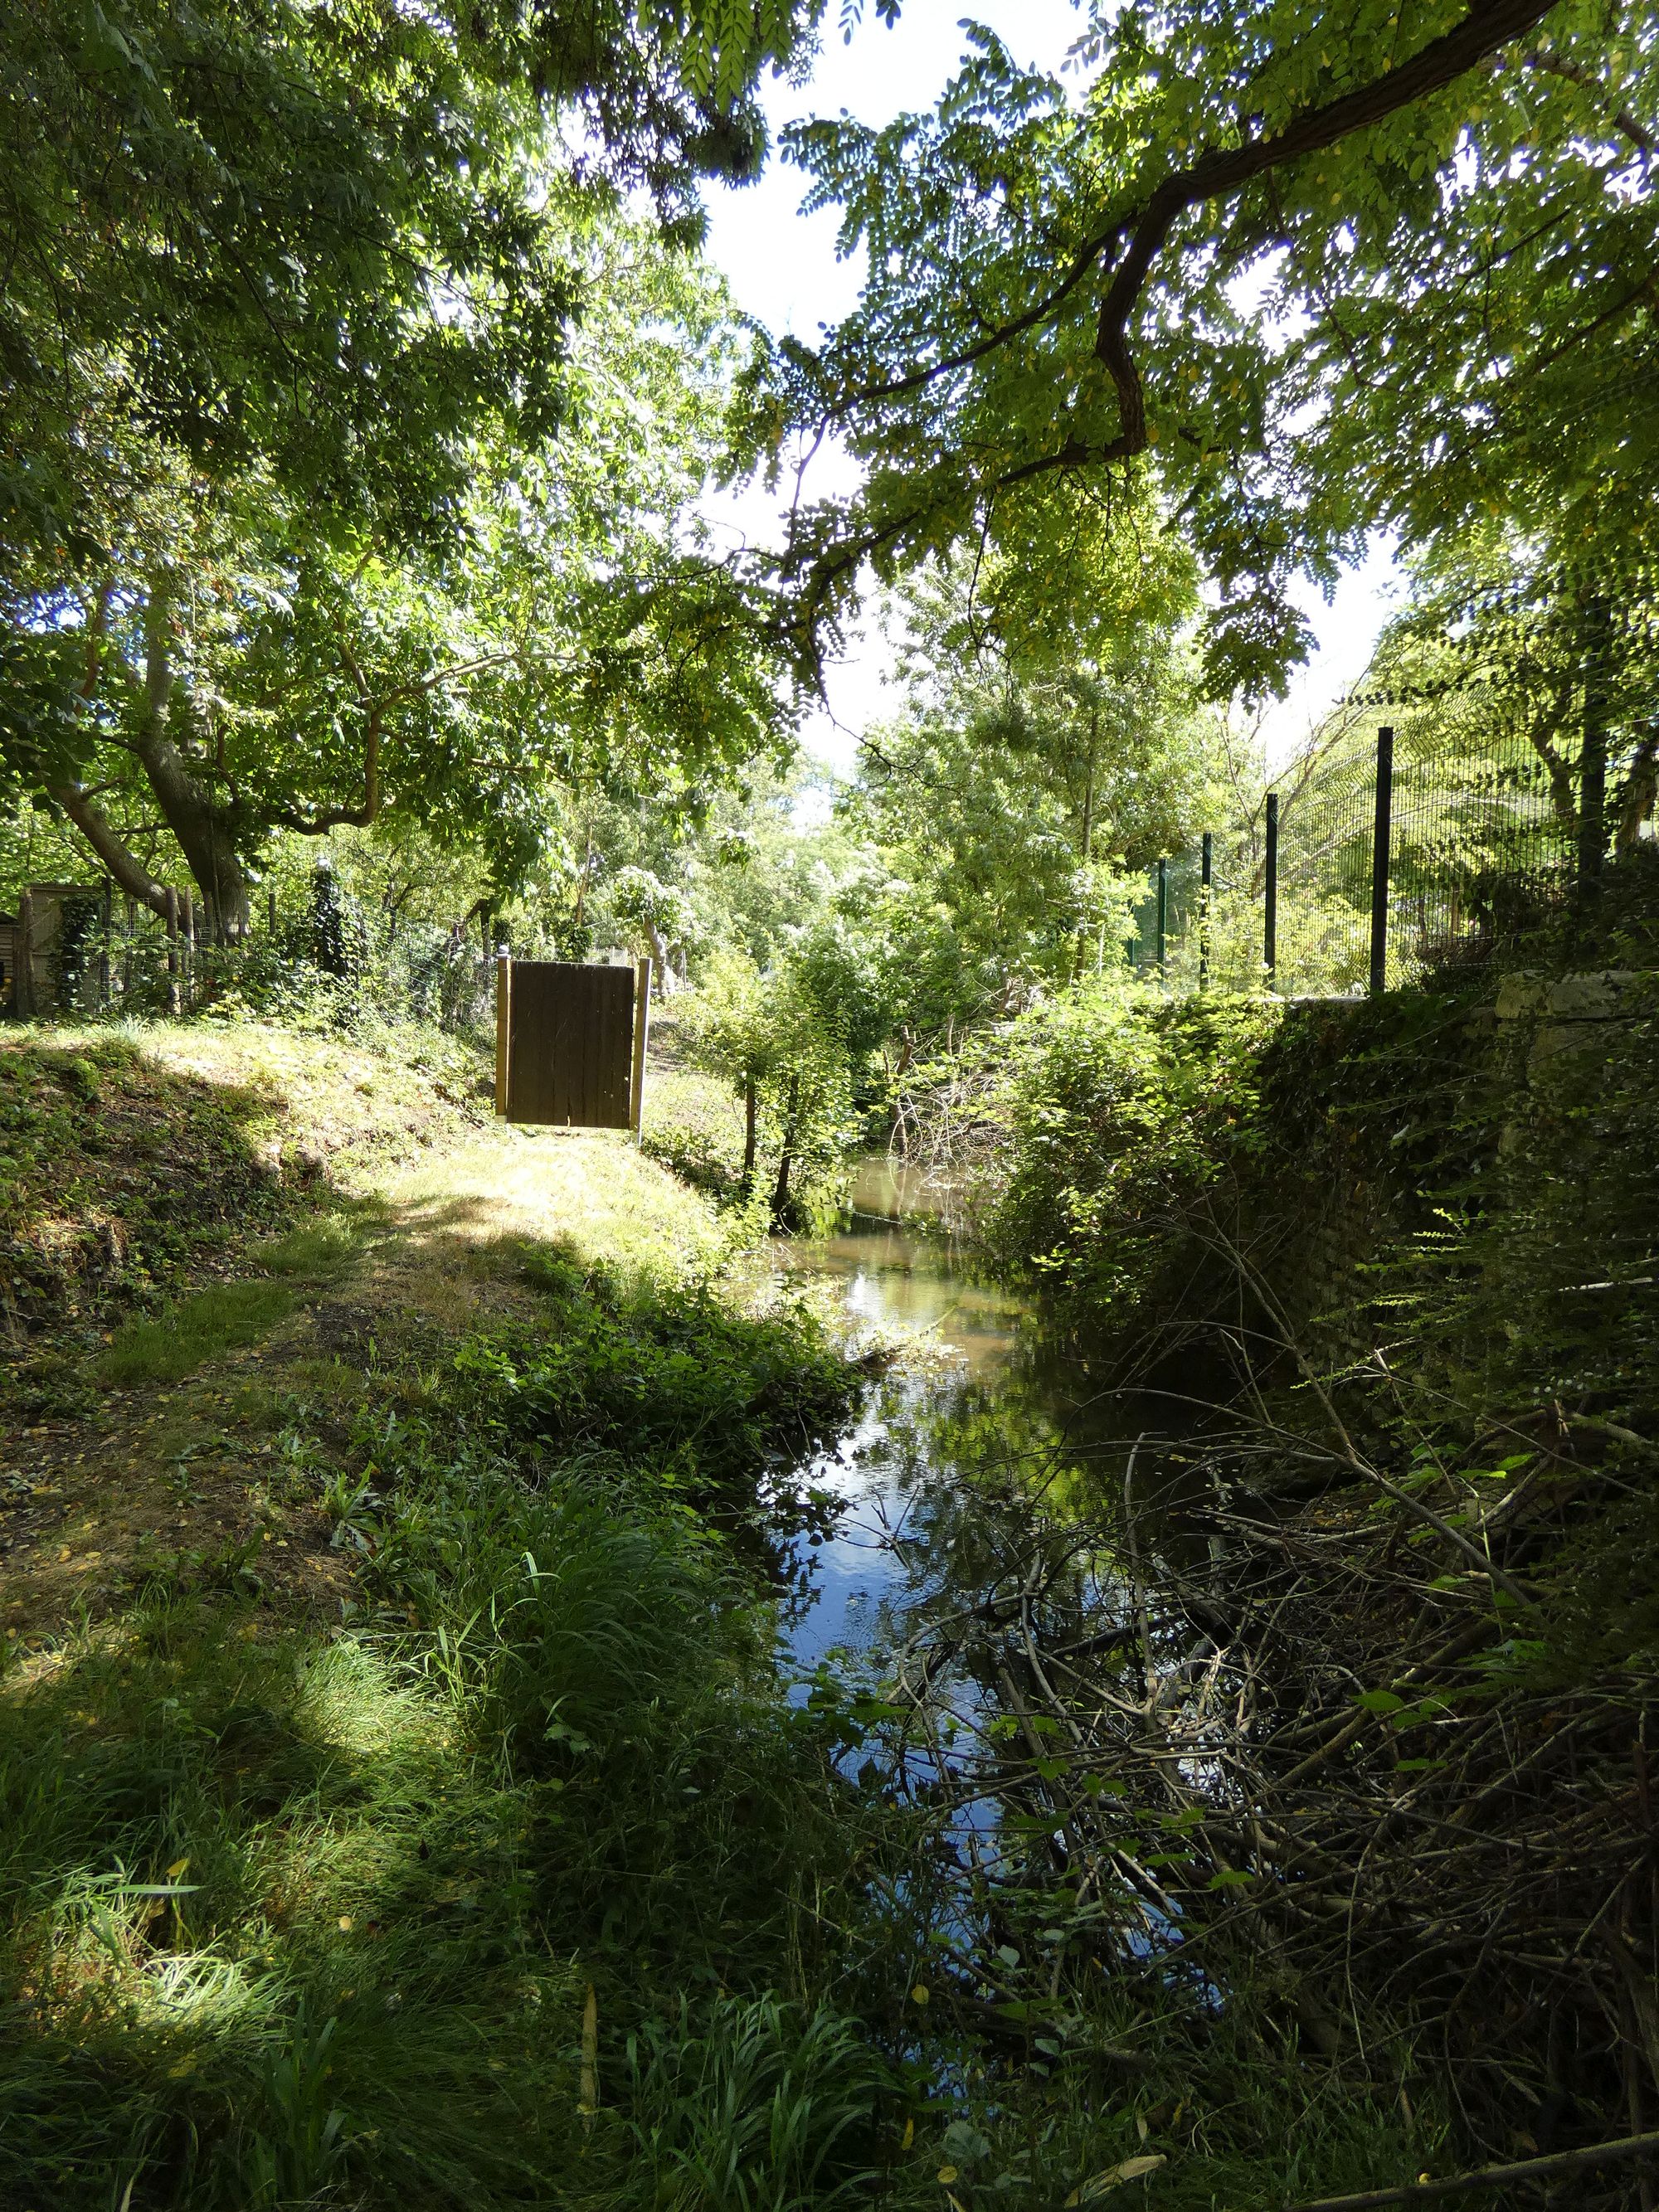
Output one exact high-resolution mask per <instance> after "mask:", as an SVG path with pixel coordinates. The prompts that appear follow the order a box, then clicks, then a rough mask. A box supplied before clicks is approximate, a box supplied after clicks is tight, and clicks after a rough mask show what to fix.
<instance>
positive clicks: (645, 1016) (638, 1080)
mask: <svg viewBox="0 0 1659 2212" xmlns="http://www.w3.org/2000/svg"><path fill="white" fill-rule="evenodd" d="M650 1036H651V963H650V962H649V961H648V960H641V961H640V962H639V963H637V964H636V966H635V969H634V1096H633V1097H632V1099H631V1100H630V1101H629V1104H630V1107H631V1109H632V1110H631V1113H630V1115H629V1119H630V1120H631V1121H632V1122H633V1125H634V1142H635V1144H636V1145H639V1144H643V1143H644V1141H645V1054H646V1048H647V1044H648V1043H649V1042H650ZM754 1096H755V1094H754V1091H753V1090H752V1088H751V1090H750V1093H749V1097H750V1104H751V1107H752V1103H753V1100H754Z"/></svg>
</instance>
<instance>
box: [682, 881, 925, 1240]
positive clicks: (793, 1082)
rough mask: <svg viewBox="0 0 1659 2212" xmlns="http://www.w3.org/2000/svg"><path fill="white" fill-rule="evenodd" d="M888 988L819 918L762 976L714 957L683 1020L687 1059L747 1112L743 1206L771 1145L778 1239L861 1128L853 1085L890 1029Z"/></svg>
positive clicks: (854, 946) (728, 956)
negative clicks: (719, 1080)
mask: <svg viewBox="0 0 1659 2212" xmlns="http://www.w3.org/2000/svg"><path fill="white" fill-rule="evenodd" d="M885 980H886V979H885V976H884V973H883V970H882V967H881V964H880V963H879V961H878V959H877V958H876V957H873V948H872V945H871V944H870V942H869V941H868V939H866V938H863V937H861V936H860V934H859V933H857V932H856V931H854V930H852V929H849V928H848V926H847V923H846V922H845V921H844V920H842V919H841V918H839V917H836V916H834V915H825V916H822V917H820V918H819V920H818V921H817V922H816V923H814V924H813V925H811V927H807V928H805V929H803V930H802V931H801V932H800V933H799V935H798V936H797V937H795V938H794V939H793V941H792V942H791V944H790V945H788V947H787V950H786V951H784V952H783V953H782V954H781V957H779V958H778V959H776V960H775V962H774V963H772V965H771V966H770V967H769V968H768V969H765V970H764V971H763V970H761V969H759V968H757V966H756V964H755V963H754V962H753V961H752V960H750V958H748V957H747V956H746V955H744V954H743V953H740V952H732V951H720V952H718V953H716V954H715V955H714V957H713V959H712V960H711V961H710V963H708V969H707V971H706V973H705V975H704V977H703V980H702V987H701V988H700V989H699V991H698V993H697V994H696V998H695V999H694V1000H692V1002H691V1004H690V1008H689V1009H688V1012H687V1014H686V1016H685V1017H684V1021H685V1030H684V1034H685V1036H686V1038H687V1042H688V1043H689V1044H690V1048H691V1050H692V1051H693V1052H694V1053H695V1054H696V1057H697V1058H698V1059H699V1060H701V1061H702V1064H703V1065H704V1066H706V1067H708V1068H709V1069H710V1070H711V1071H712V1072H713V1073H715V1074H718V1075H720V1076H722V1077H724V1078H725V1079H726V1080H727V1081H728V1082H730V1083H732V1085H733V1086H734V1087H735V1088H736V1090H737V1091H738V1094H739V1096H740V1097H742V1099H743V1101H744V1159H743V1170H742V1188H743V1192H744V1196H745V1197H747V1196H748V1195H750V1193H751V1192H752V1190H753V1188H754V1185H755V1177H756V1174H757V1167H758V1163H759V1158H760V1153H761V1149H762V1143H763V1134H764V1135H769V1138H770V1140H771V1149H772V1150H773V1151H774V1153H775V1161H776V1165H775V1171H774V1176H773V1184H772V1192H771V1200H770V1218H771V1220H772V1225H773V1226H774V1227H775V1228H780V1229H781V1228H783V1227H785V1226H787V1225H788V1224H789V1222H790V1221H791V1220H792V1219H793V1218H794V1214H795V1212H796V1211H797V1210H798V1188H797V1187H798V1184H799V1179H800V1177H801V1176H802V1175H803V1174H810V1173H811V1171H812V1170H822V1169H823V1168H825V1167H827V1166H829V1164H831V1163H833V1162H834V1161H835V1160H836V1158H839V1157H840V1156H841V1154H842V1152H843V1151H844V1149H845V1147H846V1145H847V1143H848V1138H849V1136H850V1134H851V1133H852V1132H853V1131H854V1129H855V1128H856V1127H857V1120H858V1115H857V1093H858V1090H859V1085H860V1079H861V1077H862V1076H863V1074H864V1072H865V1070H866V1066H867V1065H868V1062H869V1060H870V1057H871V1055H872V1053H873V1052H874V1051H875V1050H876V1048H877V1047H878V1045H879V1044H880V1043H881V1042H882V1040H883V1038H884V1036H886V1034H887V1032H888V1030H889V1029H890V1022H891V1013H890V1007H889V1006H888V1005H887V1003H886V1000H885V996H884V983H885Z"/></svg>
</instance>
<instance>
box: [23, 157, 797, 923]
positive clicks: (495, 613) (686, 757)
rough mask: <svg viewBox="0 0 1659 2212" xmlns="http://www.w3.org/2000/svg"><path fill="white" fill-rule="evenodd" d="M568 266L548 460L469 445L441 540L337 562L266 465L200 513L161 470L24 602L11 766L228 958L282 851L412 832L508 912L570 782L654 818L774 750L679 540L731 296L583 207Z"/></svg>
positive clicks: (706, 581)
mask: <svg viewBox="0 0 1659 2212" xmlns="http://www.w3.org/2000/svg"><path fill="white" fill-rule="evenodd" d="M565 242H566V252H567V256H568V261H569V264H570V266H571V267H572V268H573V270H576V271H578V272H579V273H580V276H581V279H582V283H583V285H584V288H585V289H587V290H588V291H589V293H590V295H591V298H592V306H591V307H590V309H589V312H588V313H587V315H586V319H585V321H584V322H583V324H582V325H580V327H579V328H578V329H577V330H576V331H574V334H573V335H572V336H571V337H569V339H568V343H566V345H565V349H564V357H563V362H562V371H561V379H562V391H561V406H562V430H561V435H560V436H559V438H558V439H557V441H556V442H554V443H552V444H551V445H550V446H548V447H545V448H544V449H541V450H537V449H534V448H532V447H526V445H525V444H524V443H522V442H521V441H520V437H519V435H518V433H517V431H516V430H515V429H513V428H512V427H511V426H509V425H507V424H506V423H504V422H495V424H494V425H493V426H492V427H491V430H490V435H488V436H486V435H483V434H482V433H481V434H479V435H476V436H475V437H474V438H473V439H472V440H471V442H470V444H469V445H468V446H467V447H466V448H465V453H464V454H463V455H462V456H461V457H460V458H461V459H463V460H464V461H465V467H466V471H467V473H468V479H469V480H468V482H467V485H466V489H465V494H464V495H463V494H460V493H457V494H456V495H455V499H454V507H455V512H454V513H453V517H452V518H451V520H450V523H449V525H448V526H447V529H448V535H447V539H444V540H441V541H439V542H435V543H424V544H423V543H418V542H417V543H405V544H398V542H397V540H396V539H395V538H392V539H391V540H390V541H386V542H382V541H381V540H380V538H379V537H378V536H376V535H374V534H373V533H371V534H370V536H369V537H368V541H367V542H363V541H362V539H361V538H359V537H358V536H357V535H356V534H354V533H352V532H340V533H337V534H331V532H330V530H329V528H328V527H326V524H327V520H328V518H327V516H326V514H325V515H324V517H323V521H324V524H325V526H324V527H322V528H319V526H318V512H319V511H318V507H317V505H316V502H315V501H313V500H312V499H309V498H306V499H301V498H300V497H298V496H297V495H295V494H294V493H292V491H289V492H285V491H284V489H283V484H282V483H281V481H280V479H279V477H278V476H277V474H276V472H275V471H272V470H270V469H268V468H264V467H259V468H254V467H252V466H250V467H249V468H248V469H246V471H244V472H243V473H242V475H241V476H240V477H238V478H235V479H234V480H230V479H227V480H226V481H224V482H222V483H220V484H219V485H217V486H216V487H215V489H214V495H213V496H212V497H210V498H207V499H204V500H203V501H200V502H199V503H198V502H197V501H195V500H194V499H193V498H192V496H191V484H190V482H189V480H188V478H187V477H185V475H184V474H183V472H182V471H177V470H175V471H174V472H173V477H172V478H171V479H170V480H169V481H167V483H165V484H164V483H162V482H161V479H160V477H157V478H156V479H155V481H154V482H153V483H152V485H151V487H150V491H149V502H150V504H149V511H148V513H147V514H146V516H145V518H144V526H143V527H142V528H136V529H135V530H133V531H132V532H130V533H129V535H128V537H127V538H126V539H125V542H124V543H123V544H120V545H118V546H115V545H111V546H107V547H106V548H105V549H104V550H103V554H102V566H101V573H100V575H99V577H98V580H97V581H96V582H95V584H92V583H88V582H82V580H79V579H75V580H69V581H65V582H64V583H63V584H62V585H60V586H57V587H55V588H52V589H50V590H48V589H44V588H34V589H27V588H25V589H21V590H16V591H15V592H13V594H12V595H11V604H10V606H9V610H8V611H9V614H10V616H11V622H12V634H11V638H10V641H9V647H8V658H9V664H10V665H9V676H10V682H9V686H8V689H7V690H6V693H5V694H4V696H3V705H0V744H3V749H4V754H5V758H6V760H7V762H8V764H9V767H10V768H11V769H12V771H13V774H14V775H15V776H16V777H17V778H18V780H19V781H21V783H22V784H23V785H24V786H25V787H27V788H31V789H33V791H35V792H36V793H39V794H40V795H41V796H42V797H43V798H44V799H46V800H48V801H49V802H50V803H52V805H56V806H58V807H59V808H61V809H62V810H63V811H64V814H65V815H66V816H67V817H68V818H69V819H70V821H71V822H72V823H75V825H76V828H77V829H79V830H80V831H81V832H82V834H83V835H84V836H85V838H86V840H87V842H88V843H89V844H90V845H91V847H92V848H93V849H94V851H95V852H96V854H98V856H99V858H100V860H101V861H102V862H103V864H104V865H105V866H106V868H107V869H108V870H109V872H111V873H112V875H113V876H114V878H115V879H116V881H117V882H118V884H120V885H121V886H122V887H123V888H124V889H125V890H127V891H128V892H129V894H131V895H132V896H137V897H138V898H140V899H142V900H144V901H145V902H147V903H149V904H150V905H151V906H152V907H155V908H157V909H158V910H160V909H161V908H162V906H163V905H164V902H165V896H166V894H165V890H164V887H163V885H162V884H161V880H160V878H159V875H158V872H157V870H158V866H159V865H160V863H159V860H158V854H159V853H160V852H162V851H165V850H166V849H167V848H168V847H169V846H175V845H176V847H177V848H178V849H179V851H180V852H181V853H182V854H183V857H184V859H185V862H186V865H187V866H189V868H190V870H191V873H192V874H193V876H194V877H195V879H196V882H197V884H198V886H199V887H200V890H201V893H202V895H203V898H204V903H205V906H206V908H207V913H208V915H209V918H210V923H211V926H212V928H213V930H214V933H215V934H216V935H217V936H219V937H221V938H224V937H234V936H235V935H236V934H237V933H239V932H240V928H241V927H242V926H243V923H244V921H245V920H246V912H247V885H248V879H249V871H250V869H255V870H257V868H258V866H259V858H260V854H261V850H262V848H263V845H264V841H265V840H266V839H267V838H268V836H270V833H271V832H272V831H273V830H276V829H288V830H291V831H297V832H300V833H301V834H304V835H307V836H319V835H323V834H325V833H327V832H328V831H330V830H331V829H335V828H337V827H340V826H343V825H356V826H359V827H362V826H365V825H367V824H368V823H374V822H376V821H379V820H380V819H382V818H387V819H395V818H397V817H400V816H401V817H406V818H410V819H413V820H416V821H418V822H420V823H423V824H426V825H428V827H429V828H431V829H433V830H434V831H435V833H436V834H438V835H439V836H447V837H449V838H452V839H454V838H466V839H471V840H474V841H475V842H478V843H479V844H481V845H482V846H483V848H484V849H485V850H486V852H487V854H489V859H490V860H491V863H492V866H494V868H495V872H496V874H497V877H498V878H499V879H500V881H501V884H503V886H510V885H511V884H513V883H514V882H516V881H518V880H520V879H521V878H523V877H524V875H525V874H526V871H527V870H528V869H529V868H530V867H531V866H532V864H533V862H534V861H535V860H536V858H537V856H538V853H539V851H540V850H541V848H542V847H543V846H544V842H545V841H546V838H547V836H548V830H549V823H548V814H549V810H550V806H553V805H556V803H557V801H558V799H560V797H561V796H562V793H564V791H565V790H566V789H567V788H568V787H570V786H571V785H573V784H580V782H582V781H585V780H586V781H591V780H592V778H594V777H595V776H601V775H602V776H605V777H607V778H609V779H610V781H611V785H612V787H614V788H616V789H617V790H618V791H619V792H620V791H623V790H625V789H626V788H627V787H629V783H630V781H635V782H637V781H639V780H641V779H643V780H644V781H647V782H648V783H649V784H650V785H651V786H652V787H654V788H655V789H656V790H657V791H658V792H659V794H660V795H662V796H663V797H664V798H667V797H668V796H669V795H671V793H672V791H673V789H674V788H675V787H676V785H677V783H678V784H680V785H684V784H685V783H687V782H689V781H694V780H695V779H696V778H699V777H701V778H703V779H718V777H720V775H725V774H728V773H730V772H731V771H732V769H733V768H734V766H735V765H736V764H737V763H739V762H741V761H744V760H746V759H747V758H749V757H751V756H752V755H753V754H754V753H755V752H756V751H757V750H759V749H762V748H763V747H765V746H766V745H768V744H773V743H775V742H776V738H777V735H778V732H779V731H780V727H781V717H780V712H779V708H778V706H777V703H776V699H775V687H774V684H773V678H772V671H771V666H770V663H769V659H768V656H767V654H766V653H765V651H764V649H763V643H762V640H761V635H760V632H761V612H762V611H761V609H760V608H759V607H758V605H757V603H756V602H755V600H754V599H753V598H752V596H751V595H747V594H745V592H744V591H743V590H742V588H741V587H740V586H738V584H737V583H735V582H734V580H732V578H731V576H730V575H729V574H728V573H727V572H726V570H725V569H723V568H721V567H720V566H719V565H718V564H717V563H715V562H713V561H711V560H710V559H709V558H708V556H706V555H705V554H704V553H703V552H702V550H700V548H699V546H698V544H697V543H696V538H695V536H694V535H692V534H690V533H689V532H687V530H686V529H684V527H683V526H679V524H678V518H679V517H680V516H681V515H682V514H683V512H684V508H685V507H686V505H687V503H688V501H690V498H691V496H692V495H693V494H694V493H695V491H696V488H697V487H698V485H699V484H700V483H701V482H702V478H703V476H704V473H705V471H706V470H707V469H708V466H709V465H711V464H712V461H713V459H714V453H715V452H716V451H717V449H718V444H719V440H720V423H721V413H722V409H723V405H724V395H725V390H726V378H727V374H728V370H729V365H730V362H731V360H732V349H733V346H734V343H735V338H734V334H733V331H732V325H731V322H730V320H729V318H728V317H727V314H726V309H725V306H724V301H723V298H722V295H720V291H719V289H718V287H717V286H715V285H714V283H712V281H711V280H710V279H709V278H708V276H706V275H704V274H703V273H702V271H701V270H699V269H698V267H697V266H696V264H695V262H692V261H690V260H688V259H687V258H685V257H684V255H682V254H680V253H678V252H675V251H673V250H672V249H668V248H665V247H664V246H661V245H660V244H659V243H658V242H656V241H655V240H653V237H652V236H651V234H650V233H649V231H648V230H647V228H645V227H644V226H642V225H641V224H639V223H629V222H623V221H622V220H621V219H619V218H617V217H611V216H605V215H604V214H603V213H602V212H600V211H597V210H592V209H590V208H589V207H588V206H587V205H586V204H585V203H584V202H583V201H581V200H580V198H579V199H578V201H577V202H576V203H575V204H574V205H572V206H570V207H568V208H567V210H566V212H565ZM158 816H159V817H160V819H159V824H158V823H156V817H158ZM163 831H164V832H165V835H161V832H163ZM158 839H159V842H158Z"/></svg>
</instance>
